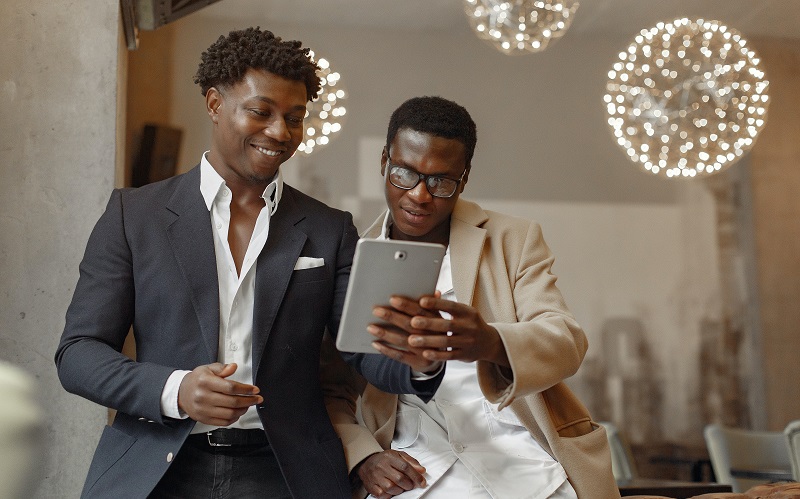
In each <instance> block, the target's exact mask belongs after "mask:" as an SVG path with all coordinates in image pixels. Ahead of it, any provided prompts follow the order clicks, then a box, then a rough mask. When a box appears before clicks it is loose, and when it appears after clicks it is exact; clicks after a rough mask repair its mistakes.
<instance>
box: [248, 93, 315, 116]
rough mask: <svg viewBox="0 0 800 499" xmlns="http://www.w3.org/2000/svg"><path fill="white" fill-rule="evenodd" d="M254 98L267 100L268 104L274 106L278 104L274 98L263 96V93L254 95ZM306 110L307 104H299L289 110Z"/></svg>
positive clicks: (262, 100)
mask: <svg viewBox="0 0 800 499" xmlns="http://www.w3.org/2000/svg"><path fill="white" fill-rule="evenodd" d="M253 99H255V100H259V101H261V102H266V103H267V104H271V105H273V106H274V105H276V104H277V103H276V102H275V101H274V100H272V99H270V98H269V97H266V96H263V95H256V96H255V97H253ZM305 110H306V106H305V105H302V106H301V105H299V104H298V105H297V106H294V107H293V108H292V109H291V110H290V111H289V112H294V111H303V112H305Z"/></svg>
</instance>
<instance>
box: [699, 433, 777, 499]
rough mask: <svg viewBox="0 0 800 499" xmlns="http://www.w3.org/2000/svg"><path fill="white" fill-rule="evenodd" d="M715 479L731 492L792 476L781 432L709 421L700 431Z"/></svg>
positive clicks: (742, 490)
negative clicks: (701, 431) (741, 427)
mask: <svg viewBox="0 0 800 499" xmlns="http://www.w3.org/2000/svg"><path fill="white" fill-rule="evenodd" d="M703 436H704V437H705V441H706V445H707V446H708V454H709V457H710V458H711V466H712V467H713V469H714V474H715V475H716V479H717V482H719V483H726V484H730V485H731V487H732V489H733V492H744V491H746V490H748V489H749V488H751V487H753V486H755V485H759V484H764V483H769V482H777V481H781V480H790V479H791V463H790V461H789V452H788V451H787V448H786V437H785V436H784V434H783V433H782V432H772V431H755V430H746V429H740V428H728V427H724V426H721V425H716V424H710V425H707V426H706V427H705V430H704V431H703Z"/></svg>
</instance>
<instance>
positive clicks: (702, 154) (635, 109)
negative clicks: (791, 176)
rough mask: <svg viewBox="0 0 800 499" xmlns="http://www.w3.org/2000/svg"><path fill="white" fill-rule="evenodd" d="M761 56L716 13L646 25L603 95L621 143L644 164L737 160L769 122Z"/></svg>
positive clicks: (711, 164)
mask: <svg viewBox="0 0 800 499" xmlns="http://www.w3.org/2000/svg"><path fill="white" fill-rule="evenodd" d="M768 86H769V82H768V81H767V80H766V79H765V75H764V71H762V70H761V68H760V67H759V58H758V56H757V55H756V53H755V52H754V51H753V50H752V49H750V48H749V47H748V46H747V41H746V40H745V39H744V38H743V37H742V35H741V34H739V33H738V32H737V31H736V30H733V29H730V28H728V27H726V26H725V25H723V24H721V23H719V22H718V21H709V20H703V19H699V20H695V21H693V20H689V19H676V20H674V21H672V22H668V23H658V24H657V25H656V26H654V27H653V28H650V29H644V30H642V31H641V32H640V33H639V34H638V35H636V37H635V39H634V41H633V42H632V43H631V44H630V45H629V46H628V47H627V48H626V49H625V50H624V51H622V52H620V54H619V58H618V60H617V62H615V63H614V64H613V66H612V68H611V69H610V70H609V72H608V83H607V84H606V94H605V96H604V103H605V106H606V112H607V114H608V124H609V126H610V127H611V130H612V132H613V133H614V137H615V139H616V142H617V144H619V146H620V147H622V148H623V149H624V150H625V152H626V153H627V155H628V157H629V158H630V160H631V161H633V162H634V163H637V164H639V165H641V166H642V167H643V169H644V170H645V171H647V172H650V173H653V174H656V175H663V176H666V177H670V178H693V177H698V176H703V175H709V174H713V173H716V172H719V171H721V170H723V169H724V168H726V167H727V166H730V165H731V164H733V163H734V162H735V161H737V160H738V159H739V158H740V157H741V156H742V155H743V154H744V153H745V152H746V151H747V150H748V149H750V148H751V147H752V146H753V143H754V141H755V139H756V137H757V135H758V133H759V132H760V131H761V129H762V128H764V124H765V122H766V118H767V107H768V100H769V96H768V95H767V87H768Z"/></svg>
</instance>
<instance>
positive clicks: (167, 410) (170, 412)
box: [161, 371, 191, 419]
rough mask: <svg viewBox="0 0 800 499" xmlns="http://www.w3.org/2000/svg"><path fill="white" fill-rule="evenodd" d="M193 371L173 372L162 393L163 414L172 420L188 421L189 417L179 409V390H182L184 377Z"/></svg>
mask: <svg viewBox="0 0 800 499" xmlns="http://www.w3.org/2000/svg"><path fill="white" fill-rule="evenodd" d="M190 372H191V371H172V374H170V375H169V378H167V382H166V383H165V384H164V389H163V390H162V391H161V414H163V415H164V416H166V417H168V418H172V419H186V418H187V417H189V416H188V415H187V414H186V413H185V412H183V411H182V410H180V408H179V407H178V390H180V387H181V382H183V377H184V376H186V375H187V374H189V373H190Z"/></svg>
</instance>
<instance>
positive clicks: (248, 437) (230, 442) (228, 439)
mask: <svg viewBox="0 0 800 499" xmlns="http://www.w3.org/2000/svg"><path fill="white" fill-rule="evenodd" d="M186 442H187V443H191V444H192V445H194V446H197V447H236V446H240V445H260V446H265V445H269V440H267V434H266V433H264V430H242V429H239V428H217V429H216V430H214V431H209V432H207V433H193V434H191V435H189V438H187V439H186Z"/></svg>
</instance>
